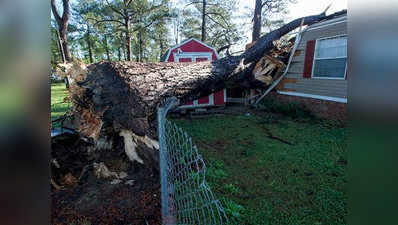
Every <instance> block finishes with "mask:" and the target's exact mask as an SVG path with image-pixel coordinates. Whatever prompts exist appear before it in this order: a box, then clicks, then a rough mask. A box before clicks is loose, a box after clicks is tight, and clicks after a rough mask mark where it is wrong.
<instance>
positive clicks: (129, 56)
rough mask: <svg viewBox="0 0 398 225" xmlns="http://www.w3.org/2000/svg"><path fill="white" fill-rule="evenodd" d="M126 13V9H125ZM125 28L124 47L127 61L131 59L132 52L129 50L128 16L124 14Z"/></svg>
mask: <svg viewBox="0 0 398 225" xmlns="http://www.w3.org/2000/svg"><path fill="white" fill-rule="evenodd" d="M125 13H126V14H127V10H125ZM124 23H125V29H126V49H127V61H131V59H132V52H131V35H130V23H131V21H130V17H129V16H126V17H125V18H124Z"/></svg>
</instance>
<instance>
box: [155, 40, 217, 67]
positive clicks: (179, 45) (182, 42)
mask: <svg viewBox="0 0 398 225" xmlns="http://www.w3.org/2000/svg"><path fill="white" fill-rule="evenodd" d="M192 40H194V41H196V42H198V43H200V44H202V45H204V46H206V47H208V48H210V49H211V50H213V51H214V52H215V54H216V55H217V58H219V56H218V54H217V50H216V49H214V48H213V47H211V46H209V45H207V44H206V43H204V42H202V41H199V40H197V39H196V38H187V39H184V40H183V41H181V43H180V44H177V45H174V46H173V47H171V48H169V49H167V51H166V52H165V53H164V54H163V55H162V57H160V61H161V62H166V61H167V58H168V56H169V55H170V52H171V51H173V50H174V49H176V48H178V47H181V46H183V45H184V44H186V43H188V42H190V41H192Z"/></svg>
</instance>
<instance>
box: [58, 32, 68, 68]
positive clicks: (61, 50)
mask: <svg viewBox="0 0 398 225" xmlns="http://www.w3.org/2000/svg"><path fill="white" fill-rule="evenodd" d="M57 43H58V50H59V54H60V56H61V61H62V63H65V62H66V59H65V54H64V48H63V47H62V42H61V38H60V36H59V31H58V30H57Z"/></svg>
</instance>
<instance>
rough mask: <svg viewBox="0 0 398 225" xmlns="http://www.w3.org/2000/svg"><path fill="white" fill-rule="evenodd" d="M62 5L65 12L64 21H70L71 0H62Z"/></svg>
mask: <svg viewBox="0 0 398 225" xmlns="http://www.w3.org/2000/svg"><path fill="white" fill-rule="evenodd" d="M62 4H63V7H64V12H63V14H62V20H63V21H69V17H70V7H69V0H62Z"/></svg>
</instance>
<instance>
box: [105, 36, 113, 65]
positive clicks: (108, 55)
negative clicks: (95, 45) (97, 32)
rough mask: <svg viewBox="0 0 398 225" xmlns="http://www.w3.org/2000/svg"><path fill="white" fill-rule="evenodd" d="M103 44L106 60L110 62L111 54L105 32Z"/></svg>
mask: <svg viewBox="0 0 398 225" xmlns="http://www.w3.org/2000/svg"><path fill="white" fill-rule="evenodd" d="M104 45H105V52H106V58H107V60H108V62H110V61H112V60H111V54H110V52H109V46H108V38H107V36H106V34H104Z"/></svg>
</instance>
